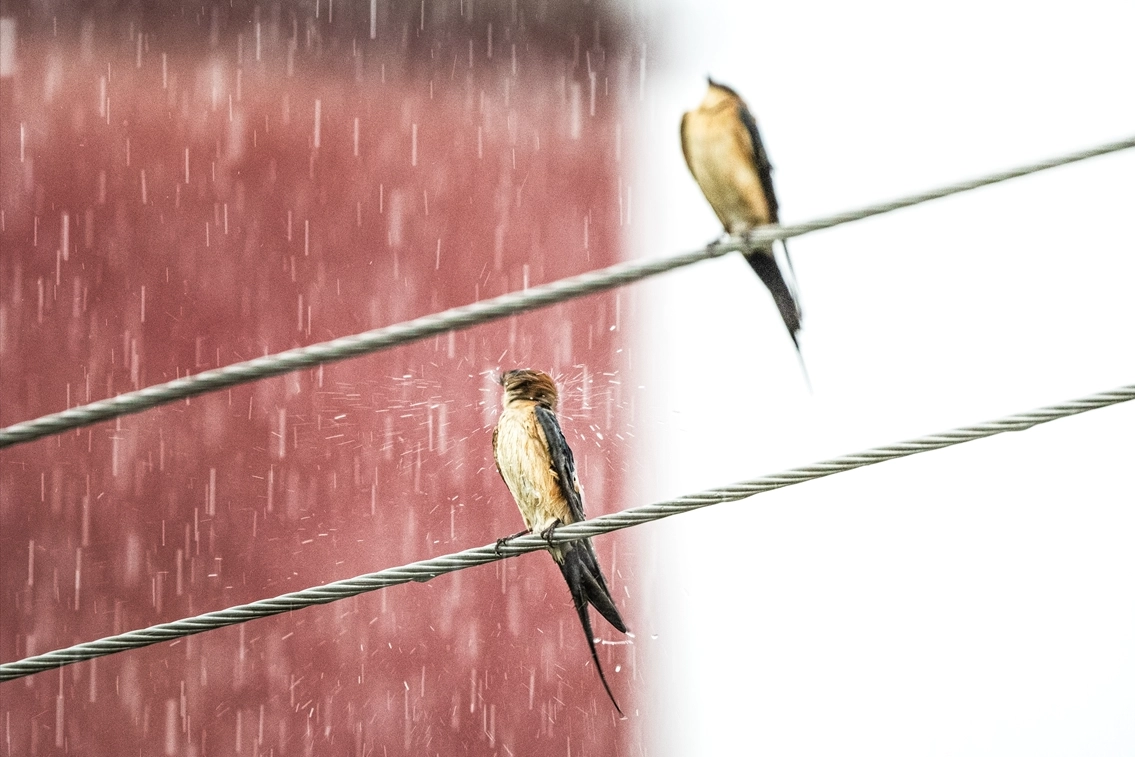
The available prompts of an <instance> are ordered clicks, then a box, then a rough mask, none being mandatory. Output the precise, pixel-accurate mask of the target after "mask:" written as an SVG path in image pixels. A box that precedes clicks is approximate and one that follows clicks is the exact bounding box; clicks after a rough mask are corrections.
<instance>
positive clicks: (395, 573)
mask: <svg viewBox="0 0 1135 757" xmlns="http://www.w3.org/2000/svg"><path fill="white" fill-rule="evenodd" d="M1133 399H1135V384H1131V385H1129V386H1124V387H1120V388H1118V389H1113V390H1111V391H1108V392H1101V393H1099V394H1094V395H1091V396H1089V397H1084V398H1082V399H1078V400H1072V401H1071V402H1064V403H1061V404H1059V405H1053V406H1051V407H1045V408H1040V409H1038V410H1032V411H1030V412H1027V413H1020V414H1018V415H1010V416H1008V417H1006V418H1001V419H1000V420H995V421H989V422H986V423H980V424H978V425H976V426H969V427H965V428H958V429H954V430H952V431H946V432H943V433H940V434H932V435H930V436H923V437H920V438H918V439H914V440H912V441H908V442H900V443H898V444H892V445H890V446H887V447H876V448H875V449H870V450H867V451H865V452H860V453H858V454H853V455H844V456H843V457H837V458H835V459H833V460H828V461H826V462H821V463H815V464H813V465H807V466H804V467H803V468H793V469H791V470H787V471H784V472H782V473H775V474H773V475H771V476H764V477H762V478H757V479H754V480H752V481H743V482H741V483H737V484H732V485H730V486H723V487H720V488H717V489H709V490H707V491H703V492H699V493H697V494H690V495H687V496H684V497H679V498H678V499H673V500H668V501H665V502H658V503H655V504H653V505H646V506H644V507H634V508H631V509H628V510H623V511H622V512H618V513H611V514H610V515H601V516H599V517H598V518H595V519H593V520H588V521H583V522H580V523H572V524H571V525H566V526H561V527H559V528H557V529H556V530H555V533H554V534H553V535H552V537H551V542H552V543H554V544H561V543H564V542H569V541H574V540H576V539H583V538H587V537H591V536H598V535H599V534H605V533H609V532H611V531H618V530H620V529H623V528H630V527H631V526H638V525H641V524H643V523H649V522H651V521H655V520H659V519H661V518H666V517H669V516H671V515H677V514H679V513H685V512H690V511H691V510H697V509H700V508H702V507H708V506H710V505H717V504H721V503H723V502H733V501H736V500H739V499H745V498H746V497H750V496H752V495H754V494H760V493H762V492H767V491H771V490H773V489H780V488H782V487H785V486H791V485H792V484H799V483H802V482H804V481H811V480H812V479H816V478H823V477H824V476H830V475H832V474H834V473H842V472H844V471H849V470H853V469H855V468H862V467H864V466H867V465H874V464H875V463H881V462H884V461H886V460H894V459H896V458H900V457H907V456H909V455H917V454H918V453H920V452H928V451H930V450H935V449H941V448H942V447H949V446H952V445H954V444H962V443H964V442H969V441H973V440H974V439H981V438H984V437H987V436H994V435H995V434H1000V433H1003V432H1006V431H1023V430H1025V429H1027V428H1031V427H1033V426H1036V425H1038V424H1041V423H1047V422H1048V421H1052V420H1056V419H1058V418H1065V417H1067V416H1070V415H1076V414H1078V413H1083V412H1086V411H1088V410H1095V409H1097V408H1101V407H1107V406H1108V405H1116V404H1119V403H1121V402H1128V401H1130V400H1133ZM547 546H548V541H547V540H545V539H544V538H543V537H541V536H533V535H529V536H521V537H518V538H516V539H513V540H511V541H509V542H508V543H507V544H504V545H501V546H500V547H499V548H498V546H497V545H495V544H488V545H485V546H483V547H477V548H475V549H467V550H465V551H463V552H457V553H454V554H450V555H444V556H442V557H435V558H432V559H429V560H421V561H419V562H414V563H410V564H409V565H403V566H401V567H399V568H388V569H386V570H380V571H378V572H377V573H369V574H367V575H363V576H358V577H356V578H349V579H346V580H343V581H335V582H333V583H329V584H324V585H323V586H317V587H315V588H311V589H304V590H303V591H296V592H292V593H290V594H284V595H282V596H279V597H275V598H273V599H262V600H259V601H256V602H251V603H249V604H246V605H240V606H239V607H230V608H228V609H226V610H218V611H216V612H209V613H205V614H204V615H198V616H197V617H194V618H186V619H184V620H176V621H174V622H172V623H161V624H159V625H156V626H150V627H149V628H144V629H141V630H139V631H129V632H127V633H123V634H119V635H117V636H109V637H107V638H104V639H99V640H97V641H90V642H85V643H83V644H76V645H75V646H73V647H68V648H66V649H59V650H56V651H54V652H47V653H45V654H41V655H35V656H33V657H28V658H25V659H23V660H19V661H17V662H6V663H3V664H0V681H10V680H12V679H15V678H21V677H23V676H28V675H32V674H34V673H41V672H43V671H46V670H52V669H54V668H60V667H63V666H64V665H70V664H72V663H75V662H81V661H83V660H90V659H93V658H95V657H103V656H105V655H109V654H114V653H115V652H124V651H126V650H128V649H137V648H139V647H145V646H149V645H150V644H157V643H159V642H162V641H169V640H171V639H178V638H181V637H183V636H190V635H192V634H196V633H201V632H202V631H208V630H211V629H214V628H223V627H224V626H231V625H234V624H237V623H244V622H246V621H249V620H254V619H256V618H265V617H268V616H270V615H279V614H280V613H285V612H289V611H291V610H298V609H300V608H303V607H310V606H311V605H319V604H326V603H328V602H334V601H335V600H337V599H345V598H347V597H353V596H355V595H357V594H362V593H364V592H368V591H374V590H376V589H385V588H386V587H388V586H396V585H398V584H403V583H407V582H409V581H423V582H424V581H429V580H430V579H431V578H435V577H437V576H440V575H443V574H445V573H452V572H453V571H457V570H464V569H465V568H471V567H473V566H475V565H484V564H485V563H490V562H494V561H496V560H502V559H505V558H508V557H515V556H516V555H521V554H525V553H527V552H535V551H537V550H540V549H544V548H546V547H547Z"/></svg>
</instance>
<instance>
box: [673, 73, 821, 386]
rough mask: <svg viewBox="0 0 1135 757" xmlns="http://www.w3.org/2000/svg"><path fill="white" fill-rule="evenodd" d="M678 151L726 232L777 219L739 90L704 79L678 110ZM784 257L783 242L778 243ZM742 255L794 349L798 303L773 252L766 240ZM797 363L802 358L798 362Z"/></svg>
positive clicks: (764, 160)
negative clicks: (691, 104) (692, 106)
mask: <svg viewBox="0 0 1135 757" xmlns="http://www.w3.org/2000/svg"><path fill="white" fill-rule="evenodd" d="M682 152H683V153H684V154H685V156H686V164H687V165H688V166H689V167H690V173H692V174H693V175H694V179H695V180H696V181H697V183H698V186H700V187H701V191H702V193H703V194H704V195H705V199H707V200H709V204H710V206H711V207H712V208H713V212H714V213H716V214H717V217H718V218H719V219H720V220H721V224H722V225H723V226H724V227H725V231H726V233H728V234H745V233H747V232H749V231H752V230H753V229H755V228H756V227H758V226H764V225H767V224H771V223H779V222H780V219H779V216H778V215H777V204H776V193H775V192H774V191H773V188H772V164H771V163H769V159H768V155H767V154H766V153H765V147H764V145H763V144H762V143H761V134H760V132H759V131H757V121H756V119H755V118H753V114H752V113H750V112H749V109H748V108H747V107H746V106H745V101H744V100H742V99H741V96H740V95H738V94H737V93H736V92H734V91H733V90H732V89H730V88H729V87H726V86H725V85H724V84H718V83H717V82H715V81H714V80H713V79H709V90H708V91H707V92H706V93H705V98H704V99H703V100H702V101H701V104H700V105H699V106H698V107H697V110H691V111H689V112H687V113H686V114H684V115H683V116H682ZM784 254H785V259H786V260H788V265H789V267H790V269H791V266H792V261H791V260H790V259H788V246H787V245H785V247H784ZM745 259H746V260H748V261H749V265H750V266H752V267H753V270H754V271H756V272H757V276H760V278H761V281H763V282H764V284H765V286H766V287H768V289H769V291H770V292H772V298H773V300H775V301H776V307H777V309H778V310H780V317H781V318H783V319H784V325H785V326H787V327H788V333H789V335H790V336H791V337H792V343H793V344H795V345H796V352H797V354H798V355H799V353H800V342H799V340H798V339H797V337H796V335H797V333H798V332H799V331H800V318H801V315H802V313H801V311H800V304H799V302H798V301H797V295H796V291H795V287H790V286H789V284H788V282H787V281H785V278H784V274H783V272H782V271H781V270H780V267H779V266H778V265H777V262H776V258H775V257H774V256H773V251H772V245H771V244H770V245H768V246H767V247H761V248H757V249H753V250H750V251H748V252H747V253H746V254H745ZM801 364H803V362H801Z"/></svg>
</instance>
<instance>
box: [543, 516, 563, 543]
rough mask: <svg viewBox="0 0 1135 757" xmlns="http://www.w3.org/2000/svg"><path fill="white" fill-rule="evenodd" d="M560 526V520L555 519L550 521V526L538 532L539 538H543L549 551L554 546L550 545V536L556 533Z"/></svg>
mask: <svg viewBox="0 0 1135 757" xmlns="http://www.w3.org/2000/svg"><path fill="white" fill-rule="evenodd" d="M562 525H563V523H561V522H560V519H559V518H556V519H555V520H554V521H552V525H550V526H548V527H547V528H545V529H544V530H543V531H541V532H540V536H542V537H544V541H546V542H547V543H548V549H551V548H552V547H553V546H555V545H553V544H552V534H554V533H555V532H556V529H557V528H559V527H560V526H562Z"/></svg>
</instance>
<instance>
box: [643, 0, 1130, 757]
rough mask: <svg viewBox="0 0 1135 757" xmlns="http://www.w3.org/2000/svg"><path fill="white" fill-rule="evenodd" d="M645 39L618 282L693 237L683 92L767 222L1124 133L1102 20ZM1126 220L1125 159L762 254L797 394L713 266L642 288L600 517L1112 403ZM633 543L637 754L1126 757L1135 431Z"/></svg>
mask: <svg viewBox="0 0 1135 757" xmlns="http://www.w3.org/2000/svg"><path fill="white" fill-rule="evenodd" d="M647 16H648V17H649V18H651V19H653V22H654V23H655V24H657V25H658V27H659V28H660V29H661V34H660V35H659V36H660V37H662V38H665V39H666V40H667V47H666V48H665V49H663V50H648V53H647V60H648V76H647V87H646V102H645V104H644V110H645V112H646V114H647V115H646V117H645V118H646V121H645V124H644V125H641V128H640V133H645V134H647V135H648V138H647V140H646V141H645V142H644V143H642V144H640V145H639V146H638V150H639V152H638V155H637V160H638V165H639V175H638V179H637V181H636V183H635V187H634V189H635V198H634V200H635V201H634V213H635V218H634V221H633V226H632V231H631V235H632V236H631V239H632V243H631V255H632V256H636V257H637V256H644V255H645V256H650V255H663V254H671V253H675V252H678V251H683V250H688V249H694V248H697V247H700V246H701V245H703V244H704V243H705V242H707V241H708V240H710V239H711V238H713V237H715V236H716V235H717V234H718V233H719V232H720V226H719V224H718V222H717V220H716V218H715V216H714V215H713V213H712V211H711V210H710V208H709V206H708V204H707V203H706V202H705V200H704V199H703V198H702V196H701V193H700V191H699V190H698V188H697V186H696V185H695V183H694V181H693V179H692V178H691V177H690V175H689V173H688V172H687V169H686V166H685V164H684V162H683V159H682V153H681V150H680V147H679V141H678V122H679V119H680V117H681V114H682V112H683V111H684V110H687V109H689V108H692V107H694V106H695V105H696V104H697V103H698V102H699V100H700V99H701V97H702V95H703V94H704V91H705V75H706V74H712V75H713V76H714V78H715V79H718V80H720V81H722V82H724V83H726V84H729V85H730V86H732V87H733V88H734V89H736V90H737V91H738V92H739V93H741V94H742V96H743V97H745V98H746V100H747V101H748V103H749V105H750V107H751V109H752V110H753V112H754V114H755V115H756V117H757V120H758V123H759V125H760V129H761V132H762V135H763V137H764V141H765V145H766V147H767V149H768V152H769V155H770V157H771V159H772V162H773V165H774V166H775V174H774V179H775V183H776V191H777V195H778V197H779V199H780V205H781V217H782V221H784V222H786V223H791V222H794V221H803V220H808V219H811V218H814V217H818V216H821V215H827V214H829V213H833V212H836V211H841V210H845V209H849V208H854V207H859V206H861V205H865V204H868V203H871V202H876V201H879V200H884V199H889V198H892V197H898V196H901V195H904V194H907V193H911V192H915V191H919V190H923V189H928V188H931V187H935V186H938V185H941V184H945V183H949V182H953V181H957V180H961V179H966V178H970V177H975V176H978V175H981V174H983V173H987V172H991V171H994V170H999V169H1004V168H1009V167H1013V166H1016V165H1018V164H1023V163H1027V162H1031V161H1034V160H1038V159H1042V158H1046V157H1050V156H1055V155H1060V154H1063V153H1066V152H1071V151H1074V150H1078V149H1081V148H1085V147H1090V146H1092V145H1095V144H1098V143H1102V142H1106V141H1111V140H1115V139H1120V138H1123V137H1127V136H1130V135H1131V134H1133V133H1135V96H1132V91H1133V90H1132V81H1133V80H1135V77H1133V74H1135V44H1132V30H1133V29H1135V5H1133V4H1132V3H1130V2H1110V3H1109V2H1084V3H1078V4H1075V5H1069V4H1048V3H1039V4H1038V3H1008V2H1007V3H989V2H967V1H963V2H955V3H949V4H942V3H935V4H928V3H921V4H920V3H914V4H912V3H900V2H894V3H886V2H864V3H854V4H847V3H823V2H792V3H770V2H753V3H748V2H746V3H736V4H732V3H726V2H705V1H704V0H702V1H698V2H694V1H692V0H691V1H689V2H678V1H677V0H672V1H671V2H669V3H668V4H666V5H664V6H654V5H651V6H650V9H649V11H648V12H647ZM1133 216H1135V150H1128V151H1126V152H1122V153H1118V154H1114V155H1111V156H1106V157H1102V158H1094V159H1091V160H1089V161H1085V162H1082V163H1078V164H1074V165H1072V166H1068V167H1064V168H1059V169H1055V170H1051V171H1046V172H1043V173H1040V174H1037V175H1035V176H1031V177H1027V178H1023V179H1016V180H1012V181H1009V182H1005V183H1003V184H1000V185H997V186H994V187H990V188H985V189H981V190H977V191H974V192H969V193H965V194H962V195H959V196H956V197H952V198H948V199H945V200H938V201H934V202H931V203H927V204H925V205H922V206H920V207H917V208H915V209H910V210H904V211H899V212H896V213H892V214H888V215H885V216H880V217H878V218H875V219H872V220H868V221H862V222H858V223H854V224H850V225H846V226H842V227H839V228H836V229H833V230H830V231H825V232H820V233H815V234H810V235H807V236H805V237H802V238H800V239H798V240H795V241H793V242H790V249H791V250H792V253H793V257H794V262H795V264H796V272H797V274H798V278H799V284H800V289H801V293H802V299H803V307H804V332H803V346H804V354H805V358H806V360H807V365H808V369H809V371H810V374H811V380H812V385H813V388H814V391H813V392H812V393H809V390H808V388H807V385H806V384H805V382H804V379H803V377H802V374H801V371H800V368H799V366H798V364H797V361H796V357H795V355H794V354H793V350H792V346H791V342H790V341H789V339H788V336H787V333H786V331H785V329H784V326H783V325H782V323H781V321H780V319H779V317H778V315H777V313H776V310H775V308H774V306H773V303H772V299H771V297H770V296H769V294H768V292H767V290H765V288H764V287H763V286H762V285H761V284H760V282H759V281H758V280H757V278H756V276H755V275H753V273H752V272H751V270H750V269H749V268H748V266H747V265H746V264H745V263H744V261H743V260H742V259H741V258H740V256H738V255H731V256H729V257H728V258H726V259H722V260H718V261H712V262H707V263H701V264H698V265H695V266H693V267H690V268H687V269H684V270H682V271H679V272H676V273H671V274H667V275H666V276H663V277H660V278H658V279H654V280H652V281H651V282H650V283H647V284H644V285H640V286H639V287H638V289H637V290H636V291H637V295H636V296H637V302H638V305H637V308H636V310H637V313H636V316H637V317H635V318H634V319H632V320H633V322H634V323H636V324H639V326H638V328H640V329H641V334H642V337H643V339H645V340H646V341H647V342H648V343H649V344H650V345H651V346H652V348H651V350H650V351H649V356H650V357H649V359H646V360H644V359H643V357H644V356H643V353H642V352H641V351H640V352H639V353H638V354H639V357H638V359H637V364H636V365H635V366H634V368H635V370H634V373H635V374H636V375H638V376H642V377H645V378H646V380H643V381H641V382H640V383H642V384H643V385H644V389H643V390H642V392H643V399H644V401H643V403H642V405H640V408H641V409H640V410H639V411H638V412H639V415H638V417H637V421H638V422H637V424H636V426H637V434H638V438H639V439H640V442H641V444H642V446H643V455H642V456H641V459H642V460H644V461H647V460H649V462H648V463H645V464H644V465H643V467H642V468H641V470H639V471H636V474H637V475H638V476H639V479H638V481H637V484H636V485H635V488H634V490H633V491H632V492H631V493H630V495H631V499H632V500H633V501H632V502H628V503H627V504H628V505H630V504H643V503H646V502H650V501H654V500H656V499H659V498H664V497H670V496H674V495H678V494H684V493H690V492H695V491H698V490H701V489H704V488H707V487H712V486H719V485H723V484H727V483H731V482H734V481H738V480H744V479H748V478H755V477H758V476H760V475H764V474H768V473H774V472H776V471H779V470H782V469H785V468H788V467H792V466H795V465H802V464H807V463H810V462H813V461H818V460H823V459H826V458H829V457H834V456H837V455H840V454H843V453H849V452H855V451H859V450H862V449H866V448H868V447H872V446H876V445H881V444H887V443H890V442H895V441H900V440H904V439H908V438H912V437H916V436H921V435H924V434H929V433H933V432H937V431H943V430H947V429H949V428H953V427H955V426H960V425H965V424H970V423H976V422H980V421H984V420H990V419H993V418H997V417H1000V416H1003V415H1007V414H1011V413H1016V412H1020V411H1026V410H1030V409H1032V408H1035V407H1039V406H1043V405H1048V404H1054V403H1058V402H1061V401H1063V400H1067V399H1073V398H1076V397H1079V396H1082V395H1086V394H1091V393H1094V392H1098V391H1102V390H1106V389H1111V388H1114V387H1117V386H1121V385H1124V384H1130V383H1132V382H1135V348H1133V345H1135V336H1133V329H1132V327H1133V325H1135V228H1133V224H1132V218H1133ZM635 532H636V538H637V539H638V540H639V541H638V544H639V547H640V557H641V559H642V560H643V561H644V568H643V569H642V570H640V572H639V575H640V576H642V577H643V581H642V586H640V587H639V591H640V592H641V594H642V600H643V602H644V604H645V605H646V607H647V608H648V609H649V610H650V611H649V612H646V613H644V615H645V617H644V618H643V619H642V620H646V621H647V622H646V623H645V624H644V623H642V622H640V623H639V625H638V627H636V628H635V629H634V630H635V631H636V632H637V639H638V641H637V642H636V643H637V653H638V655H639V660H638V661H639V663H646V664H640V666H639V670H640V671H650V674H652V675H653V676H654V677H655V680H653V681H646V684H647V686H648V688H650V689H651V690H652V691H653V692H654V693H653V694H652V701H651V705H650V707H649V715H648V716H649V717H651V718H653V719H654V722H652V723H649V724H645V725H646V727H645V728H644V732H646V733H651V734H653V739H654V740H653V741H652V742H650V743H648V744H647V753H649V754H658V755H688V754H706V755H709V754H762V755H833V754H839V755H855V754H863V755H867V754H870V755H874V756H877V757H878V756H884V755H911V754H920V755H966V757H981V756H983V755H990V756H993V755H996V756H997V757H1006V756H1007V755H1030V757H1043V756H1045V755H1068V754H1077V755H1099V756H1102V755H1130V754H1132V753H1135V547H1133V545H1135V406H1132V405H1130V404H1128V405H1122V406H1119V407H1115V408H1111V409H1103V410H1098V411H1093V412H1090V413H1087V414H1084V415H1081V416H1078V417H1075V418H1072V419H1068V420H1062V421H1057V422H1054V423H1050V424H1047V425H1044V426H1041V427H1038V428H1036V429H1034V430H1031V431H1027V432H1024V433H1020V434H1006V435H1002V436H999V437H995V438H993V439H989V440H984V441H978V442H973V443H969V444H965V445H961V446H957V447H953V448H950V449H948V450H944V451H939V452H931V453H927V454H924V455H920V456H916V457H914V458H910V459H907V460H902V461H896V462H890V463H885V464H882V465H878V466H875V467H872V468H868V469H864V470H860V471H855V472H852V473H849V474H841V475H837V476H833V477H831V478H828V479H825V480H822V481H817V482H812V483H807V484H802V485H799V486H795V487H791V488H788V489H783V490H780V491H777V492H772V493H769V494H764V495H761V496H759V497H756V498H752V499H749V500H746V501H743V502H740V503H735V504H730V505H722V506H717V507H712V508H708V509H706V510H703V511H701V512H699V513H696V514H692V515H685V516H681V517H677V518H672V519H670V520H668V521H664V522H662V523H660V524H656V525H652V526H646V527H643V528H640V529H635ZM632 625H634V624H632ZM647 626H649V627H647Z"/></svg>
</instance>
